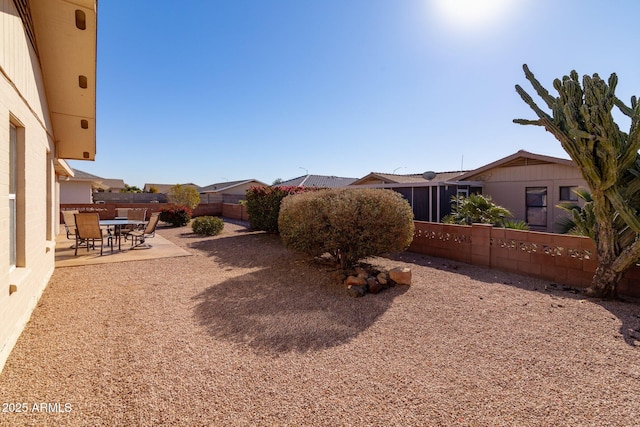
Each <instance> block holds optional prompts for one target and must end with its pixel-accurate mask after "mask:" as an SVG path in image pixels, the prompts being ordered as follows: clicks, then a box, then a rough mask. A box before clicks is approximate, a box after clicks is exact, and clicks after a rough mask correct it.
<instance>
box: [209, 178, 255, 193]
mask: <svg viewBox="0 0 640 427" xmlns="http://www.w3.org/2000/svg"><path fill="white" fill-rule="evenodd" d="M252 182H254V183H256V184H257V185H263V186H265V187H266V186H267V184H265V183H264V182H262V181H258V180H257V179H245V180H242V181H229V182H218V183H215V184H211V185H207V186H205V187H201V188H200V190H199V192H200V193H222V192H223V191H225V190H228V189H230V188H233V187H238V186H240V185H245V184H248V183H252Z"/></svg>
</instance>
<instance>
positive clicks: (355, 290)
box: [347, 285, 366, 298]
mask: <svg viewBox="0 0 640 427" xmlns="http://www.w3.org/2000/svg"><path fill="white" fill-rule="evenodd" d="M347 292H348V293H349V295H351V296H352V297H354V298H359V297H363V296H364V294H365V293H366V292H365V290H364V288H363V287H362V286H357V285H349V286H347Z"/></svg>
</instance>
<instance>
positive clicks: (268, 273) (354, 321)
mask: <svg viewBox="0 0 640 427" xmlns="http://www.w3.org/2000/svg"><path fill="white" fill-rule="evenodd" d="M190 247H191V248H193V249H196V250H198V251H201V252H202V253H204V254H206V255H207V256H210V257H215V258H216V262H217V263H218V264H219V265H221V266H222V267H223V268H224V267H227V268H224V271H222V272H221V274H220V276H223V277H224V278H222V279H221V280H220V282H219V283H214V284H212V285H211V286H210V287H208V288H207V289H206V290H204V291H203V292H201V293H200V294H199V295H197V296H195V297H194V299H195V300H196V301H198V304H197V306H196V308H195V317H196V318H197V320H198V321H199V323H200V324H201V325H203V326H204V327H206V328H207V330H208V331H209V333H210V334H211V335H212V336H214V337H216V338H220V339H224V340H228V341H231V342H235V343H238V344H243V345H247V346H249V347H250V348H252V349H253V350H254V351H256V352H257V353H265V354H274V355H277V354H281V353H286V352H292V351H296V352H308V351H318V350H322V349H325V348H330V347H335V346H339V345H342V344H345V343H347V342H349V341H351V340H352V339H354V338H355V337H357V336H358V335H359V334H360V333H362V332H363V331H365V330H366V329H367V328H369V327H370V326H371V325H372V324H374V323H375V322H376V320H377V319H378V318H379V317H380V316H381V315H382V314H384V313H385V312H386V311H387V310H388V309H389V307H390V306H391V304H392V303H393V300H394V299H395V298H396V297H398V296H400V295H402V294H403V293H404V292H406V290H407V288H406V287H400V286H396V287H394V288H390V289H387V290H385V291H383V292H381V293H379V294H377V295H372V294H367V295H366V296H365V297H363V298H352V297H350V296H349V295H348V294H347V292H346V290H345V288H344V286H343V285H341V284H339V283H338V282H337V279H336V275H335V272H334V271H333V270H332V269H329V268H327V267H326V266H322V265H320V264H317V263H313V262H311V261H309V260H308V259H305V258H304V257H301V256H299V255H298V254H296V253H295V252H292V251H289V250H287V249H286V248H284V247H283V245H282V244H281V243H280V239H279V237H278V236H274V235H270V234H264V233H253V234H236V235H232V236H227V237H220V238H216V239H208V240H201V241H198V242H193V243H192V244H190ZM239 254H241V256H239ZM236 273H237V274H236ZM212 276H215V273H212ZM214 280H215V279H214Z"/></svg>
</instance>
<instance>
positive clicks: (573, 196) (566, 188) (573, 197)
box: [558, 185, 579, 202]
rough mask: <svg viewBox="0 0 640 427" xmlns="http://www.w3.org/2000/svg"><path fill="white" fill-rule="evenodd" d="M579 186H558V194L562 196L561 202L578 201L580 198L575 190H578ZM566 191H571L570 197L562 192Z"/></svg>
mask: <svg viewBox="0 0 640 427" xmlns="http://www.w3.org/2000/svg"><path fill="white" fill-rule="evenodd" d="M577 188H578V186H577V185H561V186H560V187H559V188H558V194H559V196H560V201H561V202H577V201H578V199H579V198H578V195H577V194H576V193H575V192H574V190H576V189H577ZM563 190H564V191H563ZM566 191H568V192H569V198H565V197H563V194H562V193H564V192H566Z"/></svg>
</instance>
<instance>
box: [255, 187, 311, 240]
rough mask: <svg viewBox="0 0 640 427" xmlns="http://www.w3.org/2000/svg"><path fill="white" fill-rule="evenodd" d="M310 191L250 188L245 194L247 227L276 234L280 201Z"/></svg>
mask: <svg viewBox="0 0 640 427" xmlns="http://www.w3.org/2000/svg"><path fill="white" fill-rule="evenodd" d="M310 190H315V189H309V188H304V187H251V188H250V189H248V190H247V192H246V205H247V215H248V216H249V225H250V226H251V228H253V229H254V230H262V231H266V232H268V233H277V232H278V213H279V212H280V203H281V202H282V199H284V198H285V197H287V196H288V195H291V194H298V193H303V192H307V191H310Z"/></svg>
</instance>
